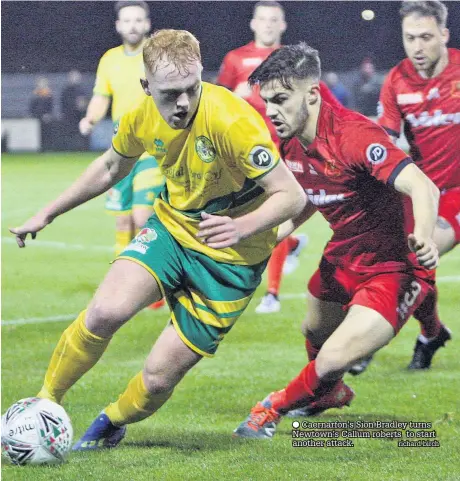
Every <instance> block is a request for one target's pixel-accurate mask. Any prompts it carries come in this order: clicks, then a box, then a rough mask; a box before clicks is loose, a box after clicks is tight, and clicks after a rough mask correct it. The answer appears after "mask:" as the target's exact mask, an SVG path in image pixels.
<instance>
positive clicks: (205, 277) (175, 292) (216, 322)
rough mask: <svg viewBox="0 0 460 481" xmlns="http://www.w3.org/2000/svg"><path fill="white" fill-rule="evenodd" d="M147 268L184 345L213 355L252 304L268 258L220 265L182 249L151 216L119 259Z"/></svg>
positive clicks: (208, 355)
mask: <svg viewBox="0 0 460 481" xmlns="http://www.w3.org/2000/svg"><path fill="white" fill-rule="evenodd" d="M117 259H130V260H132V261H134V262H136V263H138V264H140V265H141V266H143V267H145V269H147V270H148V271H149V272H150V273H151V274H152V276H153V277H155V279H156V280H157V282H158V284H159V286H160V289H161V291H162V293H163V295H164V296H165V298H166V300H167V301H168V304H169V307H170V309H171V318H172V322H173V324H174V327H175V328H176V331H177V333H178V334H179V336H180V337H181V339H182V340H183V341H184V343H185V344H186V345H187V346H189V347H190V348H191V349H193V350H194V351H195V352H197V353H199V354H201V355H202V356H207V357H211V356H213V355H214V353H215V352H216V350H217V347H218V345H219V343H220V342H221V341H222V339H223V337H224V336H225V334H226V333H227V332H229V331H230V329H231V328H232V327H233V324H235V322H236V320H237V319H238V317H240V316H241V314H242V313H243V312H244V310H245V309H246V307H247V306H248V304H249V302H250V300H251V298H252V296H253V294H254V291H255V290H256V288H257V286H258V285H259V284H260V281H261V276H262V273H263V271H264V269H265V267H266V265H267V262H268V259H266V260H265V261H263V262H261V263H260V264H256V265H254V266H241V265H233V264H225V263H222V262H217V261H215V260H213V259H211V258H210V257H208V256H206V255H204V254H201V253H199V252H196V251H193V250H191V249H186V248H184V247H182V246H181V245H180V244H179V243H178V242H177V241H176V240H175V238H174V237H173V236H172V235H171V234H170V233H169V232H168V230H167V229H166V228H165V226H164V225H163V224H162V223H161V222H160V220H159V219H158V217H157V216H156V214H153V215H152V216H151V217H150V219H149V220H148V221H147V223H146V224H145V226H144V228H143V229H142V230H141V231H140V232H139V234H138V235H137V236H136V237H135V238H134V239H133V240H132V242H131V244H129V246H128V247H127V248H126V249H125V250H124V251H123V252H122V253H121V254H120V256H118V257H117Z"/></svg>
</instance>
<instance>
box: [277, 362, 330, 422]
mask: <svg viewBox="0 0 460 481" xmlns="http://www.w3.org/2000/svg"><path fill="white" fill-rule="evenodd" d="M315 362H316V361H310V362H309V363H308V364H307V365H306V366H305V367H304V368H303V369H302V371H300V374H299V375H298V376H297V377H296V378H295V379H293V380H292V381H291V382H290V383H289V384H288V385H287V386H286V387H285V388H284V389H283V390H282V391H278V392H277V393H275V395H274V396H272V397H271V401H272V407H273V409H275V410H276V411H278V412H280V413H283V412H287V411H290V410H291V409H294V408H296V407H297V406H301V405H303V404H305V401H308V400H309V399H311V398H314V397H315V396H318V395H321V394H322V392H324V391H325V390H326V389H328V390H330V389H331V387H332V386H334V385H335V384H336V383H337V382H339V381H333V382H332V383H331V382H324V381H321V380H320V379H319V378H318V374H317V373H316V367H315Z"/></svg>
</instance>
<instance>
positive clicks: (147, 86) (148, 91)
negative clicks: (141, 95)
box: [139, 78, 152, 97]
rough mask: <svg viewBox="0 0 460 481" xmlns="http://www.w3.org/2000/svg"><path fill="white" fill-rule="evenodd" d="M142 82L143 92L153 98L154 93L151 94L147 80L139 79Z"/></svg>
mask: <svg viewBox="0 0 460 481" xmlns="http://www.w3.org/2000/svg"><path fill="white" fill-rule="evenodd" d="M139 80H140V82H141V87H142V90H143V91H144V92H145V94H146V95H148V96H149V97H151V96H152V93H151V92H150V88H149V81H148V80H147V79H145V78H141V79H139Z"/></svg>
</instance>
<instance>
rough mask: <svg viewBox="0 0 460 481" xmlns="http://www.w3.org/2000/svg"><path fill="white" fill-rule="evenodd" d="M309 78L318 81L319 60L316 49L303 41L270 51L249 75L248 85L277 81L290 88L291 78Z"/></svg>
mask: <svg viewBox="0 0 460 481" xmlns="http://www.w3.org/2000/svg"><path fill="white" fill-rule="evenodd" d="M307 78H311V79H313V80H314V81H317V82H319V79H320V78H321V61H320V59H319V54H318V50H315V49H314V48H313V47H310V46H309V45H307V44H306V43H305V42H300V43H298V44H297V45H285V46H283V47H280V48H279V49H278V50H275V51H274V52H272V53H271V54H270V55H269V56H268V57H267V58H266V59H265V60H264V61H263V62H262V63H261V64H260V65H259V66H258V67H257V68H256V69H255V70H254V72H252V74H251V75H250V76H249V79H248V82H249V85H256V84H258V85H263V84H266V83H267V82H272V81H279V82H280V83H281V85H282V86H283V87H284V88H286V89H289V90H292V80H293V79H299V80H303V79H307Z"/></svg>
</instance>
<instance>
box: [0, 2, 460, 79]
mask: <svg viewBox="0 0 460 481" xmlns="http://www.w3.org/2000/svg"><path fill="white" fill-rule="evenodd" d="M254 3H255V2H252V1H239V2H228V1H213V2H203V1H188V2H184V1H177V2H176V1H159V2H149V5H150V11H151V19H152V26H153V29H160V28H182V29H186V30H189V31H191V32H192V33H194V34H195V35H196V36H197V37H198V39H199V40H200V42H201V47H202V55H203V64H204V66H205V69H207V70H217V69H218V68H219V65H220V63H221V61H222V59H223V57H224V55H225V54H226V53H227V52H228V51H229V50H231V49H233V48H236V47H239V46H241V45H243V44H244V43H247V42H249V41H250V40H252V32H251V31H250V29H249V20H250V18H251V15H252V9H253V6H254ZM281 3H282V4H283V6H284V8H285V10H286V20H287V22H288V29H287V32H286V34H285V35H284V37H283V41H284V43H295V42H298V41H300V40H305V41H307V42H308V43H310V44H311V45H312V46H314V47H315V48H318V49H319V51H320V55H321V58H322V62H323V69H324V70H338V71H340V70H349V69H353V68H356V67H357V66H358V65H359V63H360V62H361V60H362V58H363V57H365V56H368V55H369V56H371V57H372V58H373V59H374V61H375V63H376V66H377V68H378V69H383V70H388V69H389V68H391V67H392V66H393V65H394V64H395V63H397V62H398V61H399V60H401V59H402V58H403V57H404V51H403V48H402V45H401V32H400V21H399V15H398V9H399V6H400V2H399V1H396V2H393V1H390V2H388V1H386V2H369V1H361V2H329V1H299V2H297V1H295V2H294V1H292V2H281ZM446 4H447V6H448V8H449V22H448V24H449V25H450V27H451V41H450V43H449V45H450V46H454V47H458V46H459V45H460V28H459V26H460V2H446ZM113 6H114V2H111V1H104V2H101V1H99V2H97V1H95V2H93V1H86V2H81V1H61V2H53V1H25V2H16V1H3V2H2V19H1V20H2V70H3V72H5V73H15V72H22V73H38V72H65V71H68V70H70V69H71V68H77V69H79V70H81V71H82V72H94V71H95V69H96V67H97V63H98V61H99V58H100V57H101V55H102V54H103V53H104V52H105V51H106V50H107V49H109V48H111V47H114V46H116V45H118V44H119V43H120V39H119V37H118V35H117V33H116V32H115V28H114V21H115V14H114V10H113ZM366 8H367V9H372V10H374V12H375V13H376V18H375V19H374V20H373V21H370V22H366V21H364V20H362V19H361V11H362V10H364V9H366Z"/></svg>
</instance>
